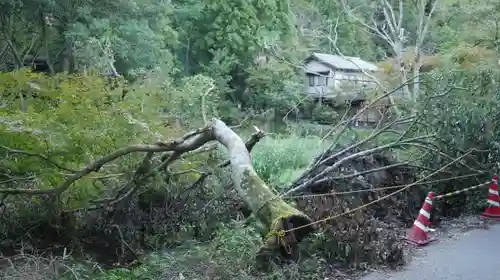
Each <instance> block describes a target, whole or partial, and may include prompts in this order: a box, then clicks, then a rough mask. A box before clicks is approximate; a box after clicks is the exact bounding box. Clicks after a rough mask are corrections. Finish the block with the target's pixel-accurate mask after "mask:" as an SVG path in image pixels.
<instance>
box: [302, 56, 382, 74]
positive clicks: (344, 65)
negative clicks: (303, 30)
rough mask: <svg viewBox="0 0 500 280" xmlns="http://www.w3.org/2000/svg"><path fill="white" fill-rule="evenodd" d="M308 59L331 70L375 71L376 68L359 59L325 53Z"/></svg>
mask: <svg viewBox="0 0 500 280" xmlns="http://www.w3.org/2000/svg"><path fill="white" fill-rule="evenodd" d="M309 58H315V59H317V60H319V61H321V62H323V63H325V64H328V65H330V66H331V67H333V68H337V69H344V70H358V71H359V70H360V68H361V69H363V70H365V71H377V70H378V67H377V66H376V65H374V64H372V63H370V62H367V61H364V60H362V59H361V58H359V57H352V56H340V55H334V54H326V53H312V55H311V56H310V57H309Z"/></svg>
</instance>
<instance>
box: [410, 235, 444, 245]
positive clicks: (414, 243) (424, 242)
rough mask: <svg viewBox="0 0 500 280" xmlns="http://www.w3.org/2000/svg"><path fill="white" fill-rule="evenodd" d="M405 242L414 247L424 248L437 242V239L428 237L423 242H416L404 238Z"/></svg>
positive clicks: (415, 240)
mask: <svg viewBox="0 0 500 280" xmlns="http://www.w3.org/2000/svg"><path fill="white" fill-rule="evenodd" d="M404 239H405V241H406V242H408V243H410V244H412V245H416V246H425V245H427V244H429V243H431V242H434V241H437V240H438V239H437V238H436V237H429V238H427V239H425V240H417V239H412V238H410V237H405V238H404Z"/></svg>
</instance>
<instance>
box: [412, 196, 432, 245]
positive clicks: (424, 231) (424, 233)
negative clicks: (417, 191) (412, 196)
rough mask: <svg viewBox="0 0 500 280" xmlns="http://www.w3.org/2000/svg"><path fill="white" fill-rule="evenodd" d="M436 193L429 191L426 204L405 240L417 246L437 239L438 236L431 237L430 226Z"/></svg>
mask: <svg viewBox="0 0 500 280" xmlns="http://www.w3.org/2000/svg"><path fill="white" fill-rule="evenodd" d="M433 199H434V193H433V192H429V193H428V194H427V197H426V198H425V201H424V205H422V209H420V212H419V213H418V216H417V219H416V220H415V222H414V223H413V227H412V228H411V229H410V231H409V232H408V235H407V236H406V237H405V240H406V241H407V242H409V243H411V244H414V245H417V246H423V245H427V244H428V243H430V242H432V241H435V240H437V239H436V238H431V237H429V234H428V232H429V231H430V229H429V226H430V225H431V222H430V216H431V211H432V200H433Z"/></svg>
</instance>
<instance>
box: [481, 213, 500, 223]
mask: <svg viewBox="0 0 500 280" xmlns="http://www.w3.org/2000/svg"><path fill="white" fill-rule="evenodd" d="M479 217H481V218H483V219H490V220H497V221H500V215H491V214H486V213H484V214H481V215H480V216H479Z"/></svg>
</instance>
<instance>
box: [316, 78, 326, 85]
mask: <svg viewBox="0 0 500 280" xmlns="http://www.w3.org/2000/svg"><path fill="white" fill-rule="evenodd" d="M317 77H318V83H317V84H316V85H317V86H324V85H325V84H326V77H324V76H317Z"/></svg>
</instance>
